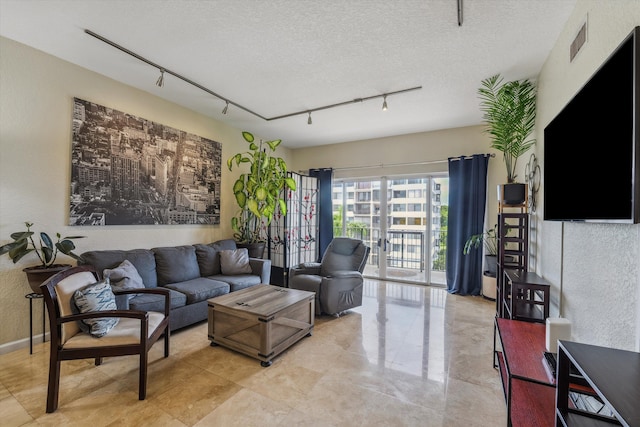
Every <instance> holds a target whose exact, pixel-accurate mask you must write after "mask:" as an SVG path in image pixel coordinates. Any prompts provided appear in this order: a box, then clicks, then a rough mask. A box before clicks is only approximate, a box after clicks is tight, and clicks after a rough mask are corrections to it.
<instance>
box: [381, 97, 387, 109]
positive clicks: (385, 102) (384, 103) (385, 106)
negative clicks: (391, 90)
mask: <svg viewBox="0 0 640 427" xmlns="http://www.w3.org/2000/svg"><path fill="white" fill-rule="evenodd" d="M387 108H388V107H387V95H385V96H384V101H383V102H382V111H387Z"/></svg>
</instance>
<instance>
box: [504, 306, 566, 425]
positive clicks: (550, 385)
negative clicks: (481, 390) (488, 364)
mask: <svg viewBox="0 0 640 427" xmlns="http://www.w3.org/2000/svg"><path fill="white" fill-rule="evenodd" d="M545 330H546V328H545V325H544V324H541V323H532V322H524V321H521V320H511V319H503V318H500V317H497V318H496V319H495V327H494V351H493V354H494V355H493V367H494V368H498V370H499V372H500V377H501V379H502V390H503V391H504V396H505V400H506V403H507V425H508V426H553V424H554V421H555V398H556V389H555V379H554V378H551V376H550V375H549V374H548V373H547V371H546V369H545V367H544V365H543V363H545V362H544V361H543V358H544V356H543V354H544V352H545V350H546V348H545Z"/></svg>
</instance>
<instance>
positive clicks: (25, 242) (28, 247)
mask: <svg viewBox="0 0 640 427" xmlns="http://www.w3.org/2000/svg"><path fill="white" fill-rule="evenodd" d="M24 224H25V225H26V227H27V230H26V231H18V232H15V233H11V238H12V239H13V242H11V243H7V244H5V245H2V246H0V255H4V254H8V256H9V257H10V258H11V259H12V260H13V263H14V264H15V263H17V262H18V261H20V260H21V259H22V258H23V257H24V256H26V255H28V254H30V253H34V254H35V255H36V256H37V257H38V259H39V260H40V264H39V265H36V266H32V267H26V268H24V269H23V270H22V271H24V272H25V274H26V275H27V280H28V281H29V286H31V289H32V290H33V292H35V293H38V294H39V293H42V292H41V291H40V285H41V284H42V283H43V282H44V281H45V280H47V279H48V278H49V277H50V276H52V275H54V274H56V273H57V272H59V271H62V270H64V269H67V268H69V267H71V265H70V264H56V263H55V262H56V258H57V256H58V252H61V253H63V254H65V255H68V256H70V257H72V258H74V259H76V260H81V259H82V258H81V257H80V256H78V255H76V254H75V253H73V250H74V249H75V248H76V247H75V245H74V244H73V242H72V240H74V239H81V238H84V237H85V236H67V237H62V236H61V235H60V233H56V237H57V239H58V240H57V241H56V242H55V243H54V241H53V240H52V239H51V237H49V235H48V234H47V233H44V232H41V233H40V241H39V244H36V242H35V240H34V238H33V235H34V234H35V233H34V232H33V231H31V227H33V223H31V222H25V223H24Z"/></svg>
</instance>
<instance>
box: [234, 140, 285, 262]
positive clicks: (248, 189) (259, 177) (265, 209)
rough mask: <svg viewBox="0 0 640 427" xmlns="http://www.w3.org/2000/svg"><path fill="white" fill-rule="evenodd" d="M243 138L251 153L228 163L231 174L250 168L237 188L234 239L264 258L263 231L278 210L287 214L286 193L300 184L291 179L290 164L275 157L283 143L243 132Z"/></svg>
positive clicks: (241, 154)
mask: <svg viewBox="0 0 640 427" xmlns="http://www.w3.org/2000/svg"><path fill="white" fill-rule="evenodd" d="M242 137H243V138H244V140H245V141H246V142H247V143H248V144H249V149H248V150H247V151H245V152H242V153H237V154H235V155H233V156H231V157H230V158H229V159H228V160H227V167H228V168H229V170H230V171H232V170H233V169H234V167H240V166H241V165H245V164H246V165H247V166H248V171H246V172H245V173H242V174H241V175H240V176H239V177H238V179H237V180H236V181H235V183H234V184H233V194H234V196H235V199H236V202H237V204H238V207H239V210H238V213H237V214H236V215H235V216H234V217H233V218H232V219H231V227H232V228H233V232H234V234H233V237H234V239H235V241H236V243H237V244H238V246H240V247H243V246H244V247H248V248H249V249H250V251H249V255H250V256H251V257H254V258H262V254H263V252H264V247H265V245H266V236H265V235H264V232H263V229H264V227H266V226H268V225H269V224H270V223H271V221H272V220H273V216H274V213H275V212H276V208H279V209H280V212H281V213H282V214H283V215H286V213H287V205H286V203H285V201H284V198H283V194H282V190H283V189H285V188H288V189H290V190H293V191H295V189H296V182H295V180H293V179H292V178H291V177H288V176H287V164H286V162H285V161H284V160H283V159H282V158H280V157H276V156H274V155H273V153H274V151H275V150H276V148H277V147H278V146H279V145H280V143H281V142H282V140H280V139H277V140H273V141H262V140H260V142H256V141H255V138H254V136H253V134H252V133H250V132H246V131H243V132H242Z"/></svg>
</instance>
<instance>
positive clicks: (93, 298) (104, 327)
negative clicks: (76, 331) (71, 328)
mask: <svg viewBox="0 0 640 427" xmlns="http://www.w3.org/2000/svg"><path fill="white" fill-rule="evenodd" d="M73 302H74V304H75V308H77V309H78V312H79V313H92V312H95V311H103V310H116V309H117V306H116V297H115V295H114V294H113V291H112V290H111V285H110V284H109V279H106V280H101V281H99V282H97V283H92V284H90V285H87V286H85V287H83V288H80V289H78V290H77V291H75V292H74V293H73ZM72 307H73V306H72ZM118 320H120V319H119V318H117V317H100V318H94V319H84V320H81V321H79V322H78V326H79V327H80V329H82V330H83V331H84V332H87V333H89V334H91V335H92V336H94V337H96V338H100V337H103V336H105V335H106V334H107V333H108V332H109V331H110V330H111V329H113V328H114V327H115V326H116V325H117V324H118Z"/></svg>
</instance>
